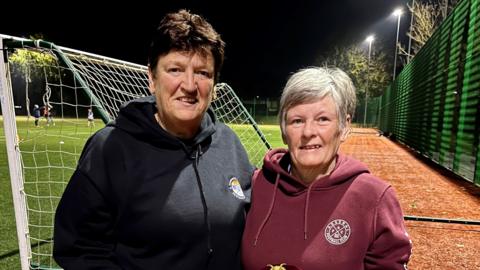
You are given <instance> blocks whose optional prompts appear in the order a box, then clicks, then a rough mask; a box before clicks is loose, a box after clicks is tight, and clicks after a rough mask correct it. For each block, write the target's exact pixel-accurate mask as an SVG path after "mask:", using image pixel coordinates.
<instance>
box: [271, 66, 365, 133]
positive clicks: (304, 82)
mask: <svg viewBox="0 0 480 270" xmlns="http://www.w3.org/2000/svg"><path fill="white" fill-rule="evenodd" d="M326 96H330V97H332V99H333V102H334V103H335V107H336V109H337V117H338V119H339V123H340V124H339V129H340V130H343V129H344V128H345V126H346V119H347V115H350V117H351V118H352V117H353V114H354V113H355V105H356V102H357V96H356V93H355V86H353V82H352V80H351V79H350V77H349V76H348V75H347V74H346V73H345V72H344V71H342V70H341V69H339V68H328V67H309V68H305V69H301V70H299V71H297V72H295V73H294V74H293V75H292V76H291V77H290V79H288V82H287V84H286V85H285V87H284V88H283V92H282V97H281V99H280V110H279V113H278V116H279V120H280V128H281V130H282V136H284V135H285V121H286V116H287V111H288V110H289V109H290V108H292V107H293V106H296V105H299V104H306V103H311V102H312V101H315V100H317V99H318V98H324V97H326Z"/></svg>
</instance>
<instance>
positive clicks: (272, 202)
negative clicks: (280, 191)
mask: <svg viewBox="0 0 480 270" xmlns="http://www.w3.org/2000/svg"><path fill="white" fill-rule="evenodd" d="M279 179H280V174H278V173H277V177H276V178H275V185H274V186H273V196H272V200H271V201H270V207H269V208H268V211H267V215H266V216H265V218H264V219H263V221H262V224H261V225H260V227H259V228H258V231H257V234H256V235H255V241H254V242H253V246H256V245H257V241H258V238H259V237H260V233H261V232H262V230H263V227H265V225H266V224H267V221H268V219H269V218H270V216H271V215H272V212H273V205H274V204H275V197H276V196H277V188H278V182H279Z"/></svg>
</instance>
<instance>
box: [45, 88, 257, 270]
mask: <svg viewBox="0 0 480 270" xmlns="http://www.w3.org/2000/svg"><path fill="white" fill-rule="evenodd" d="M155 112H156V107H155V99H154V97H152V96H151V97H146V98H141V99H137V100H134V101H132V102H129V103H127V104H126V105H125V106H124V107H122V108H121V110H120V114H119V117H118V118H117V120H116V121H115V122H113V123H111V124H109V125H107V127H105V128H103V129H101V130H100V131H98V132H97V133H96V134H95V135H94V136H92V137H91V138H90V139H89V140H88V142H87V144H86V145H85V148H84V150H83V152H82V155H81V157H80V161H79V164H78V167H77V169H76V170H75V172H74V174H73V176H72V178H71V179H70V182H69V183H68V186H67V188H66V190H65V193H64V195H63V197H62V199H61V201H60V203H59V205H58V208H57V212H56V215H55V229H54V230H55V231H54V252H53V255H54V258H55V260H56V261H57V263H58V264H59V265H60V266H62V267H64V268H66V269H170V270H175V269H182V270H185V269H222V270H223V269H240V268H241V267H240V254H239V251H240V250H239V247H240V241H241V236H242V231H243V227H244V223H245V220H244V218H245V214H244V212H245V206H246V205H247V204H248V203H249V202H250V178H251V175H252V173H253V169H254V168H253V166H252V165H251V164H250V163H249V161H248V157H247V154H246V152H245V150H244V148H243V146H242V145H241V143H240V141H239V139H238V138H237V136H236V135H235V134H234V133H233V132H232V130H231V129H229V128H228V127H227V126H226V125H224V124H222V123H219V122H216V119H215V117H214V114H213V112H212V111H211V110H209V111H207V113H206V114H205V116H204V118H203V120H202V124H201V131H200V132H199V133H198V134H197V135H196V136H195V137H194V138H193V139H192V140H189V141H182V140H180V139H178V138H176V137H174V136H172V135H170V134H169V133H167V132H166V131H165V130H163V129H162V128H161V127H160V126H159V125H158V124H157V122H156V121H155V118H154V113H155Z"/></svg>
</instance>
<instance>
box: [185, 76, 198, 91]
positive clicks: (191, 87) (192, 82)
mask: <svg viewBox="0 0 480 270" xmlns="http://www.w3.org/2000/svg"><path fill="white" fill-rule="evenodd" d="M184 75H185V76H184V78H183V86H182V88H183V89H184V90H185V91H186V92H195V91H197V88H198V87H197V82H196V79H195V74H194V72H193V71H186V72H185V73H184Z"/></svg>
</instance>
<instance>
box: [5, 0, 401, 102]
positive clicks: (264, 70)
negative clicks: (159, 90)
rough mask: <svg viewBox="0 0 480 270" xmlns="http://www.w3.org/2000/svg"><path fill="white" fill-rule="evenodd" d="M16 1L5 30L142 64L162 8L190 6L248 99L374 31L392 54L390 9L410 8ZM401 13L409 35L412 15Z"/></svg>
mask: <svg viewBox="0 0 480 270" xmlns="http://www.w3.org/2000/svg"><path fill="white" fill-rule="evenodd" d="M16 2H18V4H17V3H16ZM16 2H15V1H8V2H7V3H6V4H5V3H4V4H2V16H0V33H1V34H7V35H13V36H21V37H28V36H29V35H32V34H35V33H41V34H43V36H44V39H45V40H48V41H51V42H53V43H55V44H57V45H59V46H65V47H69V48H73V49H78V50H83V51H87V52H91V53H96V54H100V55H104V56H108V57H113V58H118V59H121V60H125V61H130V62H134V63H138V64H143V65H145V64H146V59H147V49H148V45H149V42H150V37H151V34H152V32H153V30H154V29H155V28H156V27H157V25H158V23H159V22H160V20H161V18H162V17H163V15H164V14H165V13H167V12H171V11H176V10H178V9H179V8H186V9H189V10H190V11H192V12H194V13H198V14H201V15H203V16H204V17H205V18H206V19H207V20H208V21H209V22H210V23H211V24H212V25H213V26H214V28H215V29H216V30H217V31H218V32H219V33H220V34H221V35H222V37H223V39H224V41H225V42H226V44H227V47H226V58H225V63H224V68H223V70H222V73H221V77H220V81H223V82H226V83H228V84H229V85H230V86H232V87H233V89H234V90H235V91H236V92H237V94H238V95H239V96H241V97H242V98H250V97H253V96H259V97H260V98H262V97H272V98H276V97H278V96H279V93H280V92H281V90H282V87H283V85H284V84H285V82H286V80H287V79H288V76H289V74H291V73H292V72H294V71H296V70H298V69H299V68H302V67H307V66H309V65H313V64H315V60H316V59H317V58H318V56H319V55H322V54H325V53H326V52H327V51H328V49H330V48H332V47H333V46H339V45H342V44H351V43H361V42H362V41H363V40H364V39H365V37H366V36H367V35H368V34H371V33H375V34H376V38H377V39H376V41H375V44H374V50H375V48H377V49H379V48H380V47H383V49H384V51H385V52H386V53H387V54H390V55H393V53H394V44H395V34H396V19H395V18H393V17H392V16H391V13H392V11H393V10H394V9H395V8H396V7H399V6H402V5H403V7H404V9H405V11H406V2H407V0H336V1H334V0H332V1H320V0H317V1H314V0H309V1H301V0H298V1H261V0H257V1H229V0H224V1H193V0H191V1H179V0H177V1H156V3H155V2H154V1H140V0H138V1H127V0H125V1H124V0H122V1H116V2H117V3H118V2H126V3H128V4H117V3H116V4H113V3H111V4H108V3H102V6H103V7H98V6H97V4H94V3H95V2H97V3H98V2H100V1H64V4H63V5H61V6H58V7H55V8H54V7H53V6H52V5H51V4H45V3H36V4H26V3H24V2H23V1H18V0H17V1H16ZM38 2H40V1H38ZM76 2H78V3H76ZM104 2H105V1H104ZM149 2H150V3H149ZM152 3H155V4H152ZM114 10H115V11H114ZM402 20H403V21H402V24H401V25H402V28H401V31H400V35H401V36H402V35H403V36H404V35H405V31H406V30H407V28H408V24H409V18H408V16H404V17H403V18H402Z"/></svg>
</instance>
